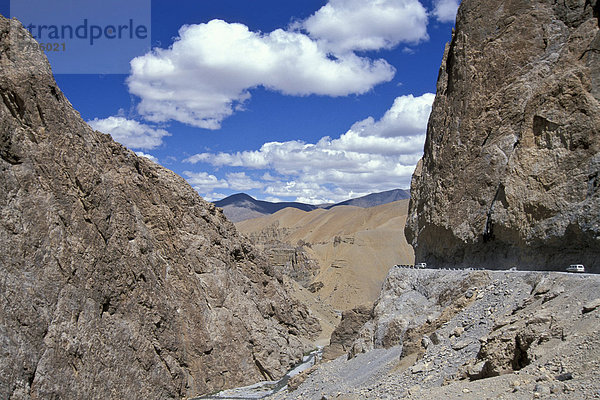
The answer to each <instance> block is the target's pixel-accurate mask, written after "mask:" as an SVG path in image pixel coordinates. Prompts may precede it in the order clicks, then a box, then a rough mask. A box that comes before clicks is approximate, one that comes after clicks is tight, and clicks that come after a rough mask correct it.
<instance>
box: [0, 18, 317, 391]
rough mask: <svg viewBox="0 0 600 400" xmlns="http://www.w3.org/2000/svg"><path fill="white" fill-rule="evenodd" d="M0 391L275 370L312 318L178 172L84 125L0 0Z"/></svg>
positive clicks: (121, 386)
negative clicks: (3, 11)
mask: <svg viewBox="0 0 600 400" xmlns="http://www.w3.org/2000/svg"><path fill="white" fill-rule="evenodd" d="M0 95H1V98H2V102H0V121H1V122H0V214H1V216H0V344H1V348H2V351H1V352H0V398H3V399H8V398H10V399H29V398H71V399H74V398H86V399H100V398H101V399H106V398H115V399H124V398H154V399H159V398H160V399H167V398H181V397H184V396H192V395H197V394H202V393H206V392H210V391H214V390H217V389H221V388H225V387H232V386H238V385H242V384H248V383H252V382H254V381H258V380H262V379H264V378H268V379H271V378H277V377H280V376H282V375H283V374H284V373H285V372H286V370H287V369H288V368H289V367H290V366H291V365H293V364H295V363H296V362H298V361H299V360H301V359H302V354H303V350H304V346H303V345H302V343H301V340H300V336H301V335H309V334H311V333H314V332H315V331H316V330H317V328H318V323H317V322H316V321H315V320H314V319H313V318H312V317H311V316H310V315H308V313H307V310H306V308H305V307H304V306H300V305H298V304H297V303H295V302H293V301H291V300H290V298H289V296H288V294H287V292H286V291H285V290H284V289H283V287H282V285H281V284H280V282H281V278H280V277H279V276H278V275H277V273H276V272H274V271H272V270H269V269H268V268H267V267H266V262H265V259H264V256H262V255H261V253H258V252H256V251H255V250H254V249H253V247H252V246H250V245H249V244H247V243H246V242H245V241H244V240H243V239H242V238H241V237H240V236H239V235H238V233H237V231H236V230H235V228H234V226H233V224H231V223H230V222H229V221H227V220H226V219H225V217H224V216H223V215H222V213H221V212H220V211H219V210H218V209H216V208H215V207H214V206H213V205H211V204H210V203H207V202H205V201H204V200H202V199H201V198H200V197H199V196H198V195H197V193H195V191H194V190H193V189H192V188H191V187H190V186H189V185H188V184H187V183H186V182H185V181H184V180H183V179H182V178H180V177H179V176H177V175H175V174H174V173H172V172H171V171H168V170H167V169H165V168H163V167H161V166H159V165H158V164H155V163H153V162H151V161H149V160H147V159H144V158H139V157H137V156H136V155H135V154H134V153H133V152H131V151H129V150H128V149H126V148H124V147H123V146H121V145H119V144H118V143H115V142H114V141H113V140H112V139H111V138H110V136H108V135H105V134H102V133H100V132H95V131H93V130H92V129H91V128H90V127H89V126H87V125H86V124H85V122H84V121H83V120H82V119H81V118H80V116H79V114H78V113H77V112H76V111H74V110H73V108H72V106H71V104H70V103H69V102H68V101H67V99H66V98H65V96H64V95H63V94H62V93H61V91H60V90H59V88H58V87H57V85H56V83H55V81H54V79H53V77H52V73H51V70H50V66H49V64H48V62H47V60H46V59H45V57H44V55H43V53H42V52H41V51H39V50H38V47H37V46H36V45H35V42H34V41H33V39H31V37H30V36H29V35H28V33H27V32H26V31H25V30H24V29H23V28H22V27H21V25H20V24H19V22H18V21H16V20H7V19H5V18H4V17H1V16H0Z"/></svg>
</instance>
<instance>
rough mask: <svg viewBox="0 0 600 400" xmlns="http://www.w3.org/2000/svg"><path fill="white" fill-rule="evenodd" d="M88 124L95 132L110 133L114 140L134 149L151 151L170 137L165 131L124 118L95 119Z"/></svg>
mask: <svg viewBox="0 0 600 400" xmlns="http://www.w3.org/2000/svg"><path fill="white" fill-rule="evenodd" d="M88 124H89V125H90V126H91V127H92V128H93V129H95V130H97V131H100V132H104V133H108V134H110V135H111V136H112V138H113V139H114V140H116V141H117V142H119V143H121V144H122V145H124V146H127V147H130V148H133V149H143V150H151V149H155V148H157V147H158V146H160V145H161V144H162V138H163V137H165V136H170V134H169V132H167V131H165V130H164V129H156V128H153V127H151V126H149V125H145V124H141V123H139V122H137V121H134V120H131V119H127V118H124V117H108V118H104V119H98V118H94V119H93V120H91V121H88Z"/></svg>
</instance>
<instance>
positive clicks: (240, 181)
mask: <svg viewBox="0 0 600 400" xmlns="http://www.w3.org/2000/svg"><path fill="white" fill-rule="evenodd" d="M226 179H227V183H228V184H229V188H230V189H233V190H251V189H261V188H262V187H263V186H264V184H263V183H261V182H258V181H255V180H253V179H252V178H250V177H249V176H247V175H246V173H245V172H231V173H228V174H226Z"/></svg>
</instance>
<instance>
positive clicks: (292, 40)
mask: <svg viewBox="0 0 600 400" xmlns="http://www.w3.org/2000/svg"><path fill="white" fill-rule="evenodd" d="M394 73H395V70H394V68H393V67H392V66H391V65H389V64H388V63H387V62H386V61H385V60H382V59H378V60H371V59H368V58H364V57H359V56H357V55H355V54H354V53H347V54H343V55H338V56H336V57H332V56H331V55H330V54H328V53H327V52H326V51H325V50H324V49H323V48H321V47H320V46H319V44H318V43H317V41H315V40H312V39H311V38H310V37H308V36H307V35H305V34H303V33H300V32H290V31H284V30H281V29H277V30H275V31H273V32H271V33H268V34H263V33H257V32H251V31H250V30H249V29H248V27H247V26H245V25H242V24H237V23H227V22H225V21H221V20H212V21H210V22H208V23H206V24H199V25H186V26H183V27H182V28H181V29H180V30H179V37H178V38H177V39H176V41H175V42H174V43H173V45H172V46H171V47H170V48H168V49H158V48H157V49H154V50H153V51H152V52H150V53H148V54H146V55H144V56H141V57H137V58H135V59H133V60H132V61H131V75H130V76H129V78H128V81H127V83H128V86H129V91H130V92H131V93H133V94H135V95H136V96H139V97H140V98H141V102H140V103H139V105H138V111H139V113H140V114H141V115H143V116H144V118H146V119H148V120H150V121H154V122H163V121H168V120H176V121H180V122H183V123H186V124H189V125H192V126H197V127H202V128H206V129H218V128H219V127H220V123H221V121H222V120H223V119H225V118H226V117H228V116H230V115H231V114H232V113H233V112H234V110H235V109H236V108H239V107H241V106H243V103H244V102H245V101H246V100H248V99H249V98H250V93H249V89H252V88H255V87H258V86H263V87H265V88H268V89H270V90H274V91H278V92H281V93H283V94H287V95H296V96H303V95H309V94H318V95H327V96H344V95H348V94H360V93H365V92H368V91H369V90H371V89H372V88H373V87H374V86H375V85H377V84H379V83H382V82H387V81H390V80H391V79H392V78H393V76H394Z"/></svg>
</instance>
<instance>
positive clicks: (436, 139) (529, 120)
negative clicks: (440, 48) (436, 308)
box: [406, 0, 600, 272]
mask: <svg viewBox="0 0 600 400" xmlns="http://www.w3.org/2000/svg"><path fill="white" fill-rule="evenodd" d="M599 15H600V1H597V0H572V1H566V2H565V1H558V0H535V1H518V0H511V1H502V2H497V1H482V0H464V1H463V2H462V4H461V6H460V8H459V11H458V16H457V21H456V30H455V32H454V34H453V36H452V41H451V43H449V44H448V45H447V47H446V51H445V54H444V59H443V63H442V66H441V68H440V73H439V77H438V82H437V95H436V99H435V102H434V105H433V110H432V113H431V117H430V120H429V125H428V129H427V139H426V143H425V154H424V156H423V159H422V161H421V162H420V164H419V166H418V167H417V170H416V171H415V174H414V176H413V182H412V186H411V194H412V197H413V201H412V203H411V206H410V215H409V219H408V223H407V229H406V236H407V239H408V241H409V243H410V242H412V244H413V246H414V248H415V253H416V254H415V255H416V259H417V261H418V262H421V261H423V262H427V263H428V264H430V265H432V266H437V267H442V266H482V267H485V268H509V267H512V266H518V267H519V269H548V270H558V269H564V268H565V267H566V266H567V265H569V264H571V263H581V264H584V265H585V266H586V267H587V268H588V270H591V271H592V272H600V23H599V20H598V18H599Z"/></svg>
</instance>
